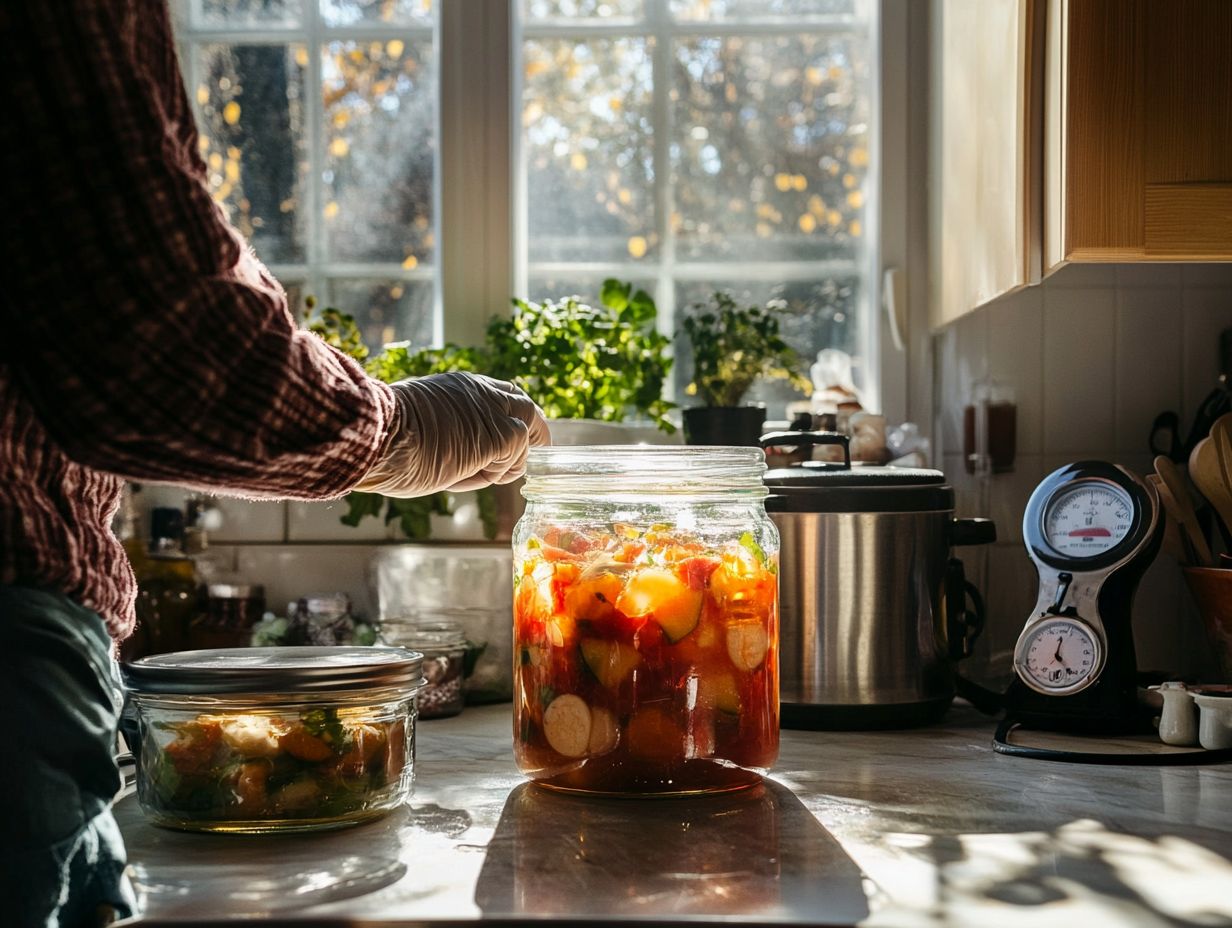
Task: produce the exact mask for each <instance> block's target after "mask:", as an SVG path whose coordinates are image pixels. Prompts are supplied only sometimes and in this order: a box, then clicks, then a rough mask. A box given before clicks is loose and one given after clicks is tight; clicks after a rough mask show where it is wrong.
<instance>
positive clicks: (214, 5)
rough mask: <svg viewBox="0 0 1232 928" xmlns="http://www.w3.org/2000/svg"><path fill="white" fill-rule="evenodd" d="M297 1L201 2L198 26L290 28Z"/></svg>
mask: <svg viewBox="0 0 1232 928" xmlns="http://www.w3.org/2000/svg"><path fill="white" fill-rule="evenodd" d="M302 11H303V7H302V6H301V5H300V0H201V22H202V24H203V25H206V26H222V27H223V28H230V29H234V28H237V27H242V26H253V25H260V26H294V25H296V24H298V23H299V20H300V13H301V12H302Z"/></svg>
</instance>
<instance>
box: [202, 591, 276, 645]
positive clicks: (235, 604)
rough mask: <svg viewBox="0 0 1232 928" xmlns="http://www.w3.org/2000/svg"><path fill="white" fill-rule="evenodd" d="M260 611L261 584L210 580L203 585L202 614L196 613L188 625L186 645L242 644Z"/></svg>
mask: <svg viewBox="0 0 1232 928" xmlns="http://www.w3.org/2000/svg"><path fill="white" fill-rule="evenodd" d="M264 612H265V589H264V587H261V586H257V585H253V584H246V583H211V584H210V585H209V586H207V587H206V602H205V614H204V615H200V616H197V618H195V619H193V621H192V624H191V625H190V626H189V631H188V641H189V646H190V647H192V648H239V647H243V646H244V645H246V644H247V643H248V639H249V638H250V637H251V635H252V627H253V626H254V625H256V624H257V622H258V621H260V619H261V615H262V614H263V613H264Z"/></svg>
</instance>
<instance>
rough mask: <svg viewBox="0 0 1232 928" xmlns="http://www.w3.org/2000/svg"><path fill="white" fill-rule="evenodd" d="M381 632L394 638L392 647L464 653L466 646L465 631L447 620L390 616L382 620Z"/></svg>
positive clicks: (387, 636)
mask: <svg viewBox="0 0 1232 928" xmlns="http://www.w3.org/2000/svg"><path fill="white" fill-rule="evenodd" d="M381 632H382V635H383V636H386V640H387V641H388V638H389V637H392V638H394V641H393V643H392V645H393V647H400V648H413V649H414V650H416V651H423V652H425V653H426V652H428V651H431V650H445V651H458V650H461V651H464V650H466V648H467V646H468V642H467V638H466V630H465V629H464V628H463V627H462V626H461V625H460V624H459V623H457V622H453V621H450V620H449V619H428V618H416V617H414V616H409V615H400V616H390V617H389V618H386V619H384V620H382V622H381Z"/></svg>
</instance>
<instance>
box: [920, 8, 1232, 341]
mask: <svg viewBox="0 0 1232 928" xmlns="http://www.w3.org/2000/svg"><path fill="white" fill-rule="evenodd" d="M932 60H933V84H934V87H933V101H934V102H933V106H934V111H933V113H932V122H933V127H932V132H933V136H932V142H931V145H930V151H931V157H932V165H931V167H930V174H931V176H932V191H931V206H932V219H933V225H932V232H933V243H932V245H933V247H932V314H931V318H932V322H933V325H934V326H939V325H944V324H945V323H947V322H949V321H951V320H952V319H954V318H957V317H958V316H960V315H962V314H964V313H965V312H969V311H970V310H972V309H975V308H976V307H978V306H980V305H982V304H984V303H986V302H988V301H989V300H991V299H993V298H995V297H997V296H1000V295H1002V294H1004V293H1008V292H1010V291H1012V290H1015V289H1018V288H1019V287H1023V286H1026V285H1028V284H1031V283H1035V282H1037V281H1038V280H1039V279H1040V277H1041V276H1043V275H1046V274H1048V273H1051V272H1052V271H1055V270H1056V269H1058V268H1059V267H1062V266H1063V265H1065V264H1067V263H1071V262H1150V261H1232V0H936V3H935V5H934V17H933V36H932Z"/></svg>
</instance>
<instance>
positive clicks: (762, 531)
mask: <svg viewBox="0 0 1232 928" xmlns="http://www.w3.org/2000/svg"><path fill="white" fill-rule="evenodd" d="M764 472H765V458H764V456H763V454H762V452H761V450H760V449H757V448H736V447H707V448H681V447H670V446H650V447H629V446H623V447H573V448H537V449H532V450H531V453H530V457H529V459H528V464H527V478H526V485H525V488H524V489H523V495H524V496H525V497H526V500H527V506H526V512H525V514H524V515H523V517H522V520H521V521H520V522H519V523H518V526H517V529H516V530H515V533H514V539H513V550H514V583H515V591H514V756H515V758H516V760H517V763H518V766H519V768H520V769H521V770H522V772H523V773H525V774H526V775H527V776H528V777H530V778H531V779H533V780H535V781H537V782H539V783H540V784H542V785H545V786H550V787H553V788H556V789H561V790H569V791H577V792H587V793H602V794H610V795H629V794H660V795H663V794H666V795H682V794H690V793H702V792H714V791H722V790H729V789H738V788H742V787H745V786H750V785H753V784H754V783H757V782H758V781H759V780H760V778H761V776H762V774H763V773H764V772H765V771H766V770H767V769H768V768H769V767H770V765H771V764H772V763H773V762H774V760H775V759H776V757H777V756H778V741H779V733H778V732H779V677H778V547H779V545H778V541H779V539H778V532H777V531H776V529H775V527H774V525H773V523H772V522H771V521H770V519H769V517H768V516H767V515H766V511H765V506H764V504H763V500H764V499H765V497H766V495H767V492H766V488H765V486H764V484H763V483H762V476H763V474H764Z"/></svg>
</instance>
